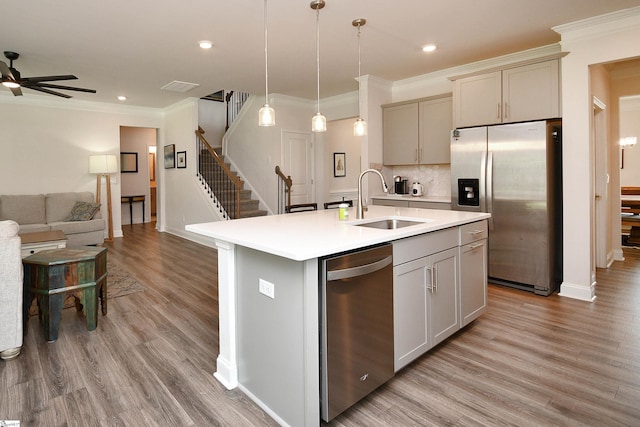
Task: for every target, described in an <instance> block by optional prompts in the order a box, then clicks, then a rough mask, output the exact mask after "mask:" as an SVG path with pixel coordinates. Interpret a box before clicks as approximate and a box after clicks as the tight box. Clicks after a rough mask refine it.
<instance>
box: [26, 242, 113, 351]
mask: <svg viewBox="0 0 640 427" xmlns="http://www.w3.org/2000/svg"><path fill="white" fill-rule="evenodd" d="M22 264H23V266H24V302H23V322H24V331H25V335H26V334H27V332H28V331H27V324H28V323H27V320H28V316H29V308H30V307H31V304H32V302H33V299H34V298H36V299H37V301H38V308H39V318H40V321H41V322H42V323H43V325H44V333H45V337H46V338H47V341H49V342H52V341H55V340H56V339H58V329H59V326H60V318H61V316H62V309H63V308H64V299H65V294H67V293H68V292H74V296H75V294H76V293H80V294H81V295H80V298H79V299H78V298H76V309H77V310H78V311H82V310H83V308H84V314H85V317H86V320H87V329H88V330H89V331H93V330H94V329H95V328H96V326H97V324H98V316H97V313H98V297H100V302H101V305H102V314H103V315H106V314H107V248H101V247H95V246H75V247H69V248H64V249H50V250H44V251H40V252H38V253H35V254H33V255H31V256H28V257H26V258H24V259H23V260H22Z"/></svg>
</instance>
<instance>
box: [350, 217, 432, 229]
mask: <svg viewBox="0 0 640 427" xmlns="http://www.w3.org/2000/svg"><path fill="white" fill-rule="evenodd" d="M429 221H430V220H428V219H424V220H415V219H402V218H383V219H377V220H374V221H368V222H360V223H356V224H353V225H355V226H358V227H369V228H378V229H381V230H396V229H398V228H404V227H410V226H412V225H419V224H424V223H425V222H429Z"/></svg>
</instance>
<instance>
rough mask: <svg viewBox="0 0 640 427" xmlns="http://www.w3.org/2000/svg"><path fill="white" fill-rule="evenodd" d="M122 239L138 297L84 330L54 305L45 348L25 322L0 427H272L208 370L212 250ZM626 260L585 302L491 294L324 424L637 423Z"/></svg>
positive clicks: (144, 231)
mask: <svg viewBox="0 0 640 427" xmlns="http://www.w3.org/2000/svg"><path fill="white" fill-rule="evenodd" d="M124 233H125V237H124V238H122V239H116V240H115V241H114V242H113V243H108V244H105V246H107V247H108V248H109V257H110V258H111V259H112V260H114V261H115V262H117V263H119V264H120V265H122V266H123V267H124V268H125V269H126V270H127V271H129V273H130V274H131V275H132V276H134V277H135V278H136V279H137V280H138V281H139V282H141V283H143V284H144V285H145V286H147V290H146V291H145V292H141V293H136V294H132V295H129V296H124V297H120V298H115V299H111V300H110V301H109V313H108V315H107V316H100V318H99V321H98V328H97V329H96V330H95V331H93V332H88V331H87V330H86V327H85V324H84V319H83V317H82V316H81V315H78V314H77V313H76V312H75V310H73V309H70V310H64V313H63V319H62V321H61V325H60V335H59V338H58V340H57V341H56V342H55V343H51V344H48V343H46V342H45V341H44V338H43V335H42V329H41V328H40V326H39V325H38V322H37V318H35V317H34V318H31V319H30V331H29V335H28V336H27V337H26V338H25V343H24V347H23V352H22V354H21V355H20V356H19V357H18V359H16V360H14V361H9V362H0V420H2V419H18V420H21V421H22V425H23V426H32V425H42V426H63V425H69V426H71V425H78V426H85V425H86V426H99V425H103V426H106V425H110V426H145V425H148V426H160V425H162V426H214V425H223V426H241V425H247V426H263V425H275V423H274V422H273V421H272V420H271V419H270V418H269V417H268V416H267V415H266V414H265V413H264V412H263V411H262V410H260V409H259V408H258V407H257V406H256V405H255V404H253V403H252V402H251V401H250V400H249V399H248V398H247V397H246V396H244V394H243V393H242V392H240V391H237V390H234V391H228V390H226V389H225V388H224V387H223V386H222V385H220V384H219V383H218V382H217V381H216V380H215V379H214V378H213V376H212V375H211V374H212V372H213V371H214V370H215V358H216V356H217V348H218V342H217V340H218V335H217V326H218V325H217V321H218V319H217V300H216V293H217V292H216V280H215V277H216V275H217V271H216V251H215V250H213V249H210V248H206V247H203V246H200V245H197V244H195V243H192V242H189V241H186V240H183V239H180V238H178V237H175V236H172V235H169V234H166V233H158V232H156V231H155V230H154V229H153V226H152V225H151V224H146V225H142V224H137V225H134V226H125V227H124ZM625 255H626V257H627V261H625V262H624V263H620V262H617V263H614V265H613V267H612V268H610V269H608V270H603V271H598V287H597V295H598V298H597V300H596V302H594V303H587V302H582V301H576V300H571V299H567V298H562V297H559V296H558V295H555V294H554V295H552V296H550V297H542V296H535V295H532V294H529V293H526V292H523V291H517V290H511V289H506V288H501V287H496V286H490V287H489V309H488V311H487V313H486V314H485V315H484V316H482V317H481V318H480V319H478V320H476V321H475V322H474V323H473V324H471V325H469V326H468V327H467V328H465V329H464V330H462V331H461V332H459V333H458V334H456V335H455V336H453V337H452V338H450V339H449V340H447V341H445V342H444V343H443V344H441V345H440V346H438V347H437V348H435V349H433V350H432V351H431V352H429V353H428V354H426V355H425V356H423V357H422V358H420V359H418V360H417V361H416V362H414V363H413V364H411V365H409V366H408V367H407V368H406V369H404V370H402V371H401V372H399V373H398V374H397V375H396V377H395V378H393V379H392V380H391V381H389V382H388V383H387V384H385V385H384V386H382V387H381V388H379V389H378V390H377V391H375V392H374V393H372V394H371V395H370V396H368V397H366V398H365V399H363V400H362V401H361V402H359V403H358V404H356V405H355V406H353V407H352V408H351V409H349V410H347V411H346V412H345V413H343V414H342V415H340V416H339V417H338V418H336V419H335V420H334V421H333V422H331V423H330V424H329V425H330V426H380V425H388V426H431V425H438V426H440V425H461V426H478V425H491V426H495V425H517V426H529V425H531V426H540V425H593V426H605V425H606V426H614V425H627V426H633V425H636V426H638V425H640V327H639V326H638V324H639V323H640V251H638V250H635V251H633V250H629V251H626V253H625ZM277 387H278V385H277V384H274V388H277Z"/></svg>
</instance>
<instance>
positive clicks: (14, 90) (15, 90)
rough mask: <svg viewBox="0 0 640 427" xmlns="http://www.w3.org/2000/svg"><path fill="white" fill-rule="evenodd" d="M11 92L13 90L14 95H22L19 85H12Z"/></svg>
mask: <svg viewBox="0 0 640 427" xmlns="http://www.w3.org/2000/svg"><path fill="white" fill-rule="evenodd" d="M9 89H11V92H13V96H22V90H21V89H20V88H19V87H12V88H9Z"/></svg>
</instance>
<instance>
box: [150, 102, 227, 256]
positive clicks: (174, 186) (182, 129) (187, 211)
mask: <svg viewBox="0 0 640 427" xmlns="http://www.w3.org/2000/svg"><path fill="white" fill-rule="evenodd" d="M197 128H198V100H197V99H193V98H190V99H188V100H186V101H184V102H180V103H177V104H174V105H173V106H171V107H169V108H168V109H167V110H165V121H164V135H163V136H164V143H163V144H162V146H161V145H158V156H159V157H161V158H162V156H163V152H164V151H163V150H164V146H166V145H169V144H174V145H175V152H176V153H177V152H178V151H186V155H187V167H186V168H184V169H182V168H172V169H165V168H164V167H163V162H162V160H161V161H160V165H159V168H158V171H157V172H158V175H159V176H160V181H161V183H162V185H161V186H160V195H159V198H160V211H161V212H162V213H163V215H162V218H161V221H160V225H159V229H160V230H161V231H167V232H170V233H172V234H175V235H178V236H181V237H184V238H187V239H191V240H194V241H197V242H200V243H205V244H208V245H210V244H211V241H210V240H209V239H204V238H202V237H200V236H198V235H196V234H194V233H190V232H187V231H185V229H184V227H185V225H187V224H197V223H201V222H211V221H216V220H217V217H216V215H215V211H214V209H213V207H212V206H211V203H210V201H208V200H207V196H206V194H205V193H204V192H203V190H202V187H201V185H200V183H199V181H198V178H197V177H196V171H197V161H196V143H195V141H196V135H195V130H196V129H197Z"/></svg>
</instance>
